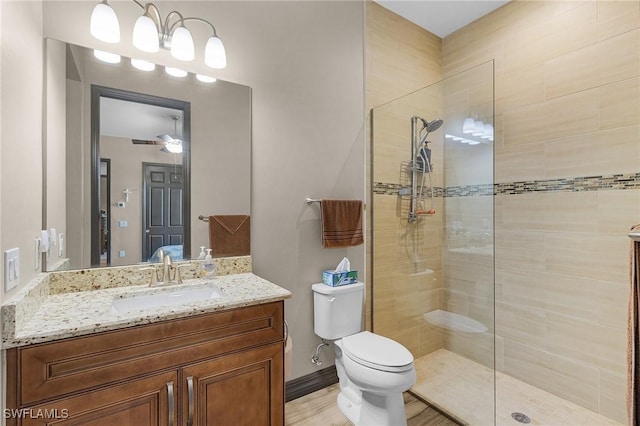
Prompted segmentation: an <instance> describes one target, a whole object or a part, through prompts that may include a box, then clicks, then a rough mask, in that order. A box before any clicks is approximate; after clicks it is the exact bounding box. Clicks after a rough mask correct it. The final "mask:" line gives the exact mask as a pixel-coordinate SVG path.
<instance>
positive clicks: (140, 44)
mask: <svg viewBox="0 0 640 426" xmlns="http://www.w3.org/2000/svg"><path fill="white" fill-rule="evenodd" d="M132 41H133V45H134V46H135V47H137V48H138V49H140V50H142V51H143V52H150V53H155V52H157V51H158V50H160V38H159V35H158V27H156V24H155V22H153V19H151V18H150V17H149V16H147V15H142V16H141V17H139V18H138V19H137V20H136V23H135V25H134V27H133V40H132Z"/></svg>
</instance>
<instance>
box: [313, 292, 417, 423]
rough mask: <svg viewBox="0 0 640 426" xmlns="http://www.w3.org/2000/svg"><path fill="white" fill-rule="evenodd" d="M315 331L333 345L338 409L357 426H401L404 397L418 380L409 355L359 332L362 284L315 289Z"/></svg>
mask: <svg viewBox="0 0 640 426" xmlns="http://www.w3.org/2000/svg"><path fill="white" fill-rule="evenodd" d="M312 289H313V292H314V321H315V324H314V330H315V332H316V334H317V335H318V336H320V337H322V338H324V339H329V340H333V341H334V347H335V351H336V356H335V364H336V370H337V372H338V378H339V384H340V393H339V395H338V401H337V402H338V407H339V408H340V410H341V411H342V412H343V413H344V414H345V416H347V418H348V419H349V420H350V421H351V422H352V423H354V424H355V425H357V426H405V425H406V424H407V421H406V415H405V412H404V400H403V397H402V392H404V391H406V390H408V389H409V388H410V387H411V386H412V385H413V384H414V383H415V380H416V371H415V368H414V365H413V355H412V354H411V352H409V350H408V349H407V348H405V347H404V346H402V345H401V344H400V343H398V342H395V341H394V340H392V339H389V338H387V337H383V336H379V335H377V334H374V333H371V332H369V331H360V330H361V316H362V302H363V298H364V284H363V283H358V284H350V285H348V286H343V287H329V286H326V285H324V284H314V285H313V286H312Z"/></svg>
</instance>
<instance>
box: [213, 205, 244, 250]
mask: <svg viewBox="0 0 640 426" xmlns="http://www.w3.org/2000/svg"><path fill="white" fill-rule="evenodd" d="M249 225H250V220H249V216H248V215H216V216H209V244H210V246H211V252H212V253H211V254H212V256H214V257H227V256H247V255H249V254H251V234H250V232H251V227H250V226H249Z"/></svg>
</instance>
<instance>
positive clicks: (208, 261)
mask: <svg viewBox="0 0 640 426" xmlns="http://www.w3.org/2000/svg"><path fill="white" fill-rule="evenodd" d="M200 274H201V276H202V277H203V278H213V277H215V276H216V264H215V263H214V262H213V258H212V257H211V249H207V255H206V256H205V258H204V262H202V271H201V273H200Z"/></svg>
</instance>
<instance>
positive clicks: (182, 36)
mask: <svg viewBox="0 0 640 426" xmlns="http://www.w3.org/2000/svg"><path fill="white" fill-rule="evenodd" d="M171 56H173V57H174V58H176V59H179V60H181V61H193V59H194V58H195V57H196V54H195V48H194V46H193V37H191V33H190V32H189V30H188V29H187V28H186V27H184V26H180V27H178V28H176V29H175V30H174V31H173V35H172V36H171Z"/></svg>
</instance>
